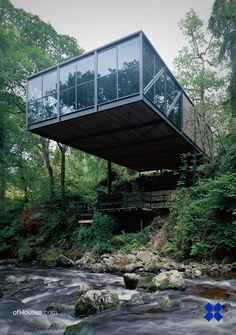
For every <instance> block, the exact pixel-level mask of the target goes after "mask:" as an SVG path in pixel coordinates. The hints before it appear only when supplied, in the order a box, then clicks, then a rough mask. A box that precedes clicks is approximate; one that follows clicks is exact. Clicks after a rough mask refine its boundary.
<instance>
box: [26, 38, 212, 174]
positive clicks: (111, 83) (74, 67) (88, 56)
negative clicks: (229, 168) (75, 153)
mask: <svg viewBox="0 0 236 335" xmlns="http://www.w3.org/2000/svg"><path fill="white" fill-rule="evenodd" d="M27 87H28V89H27V128H28V130H29V131H31V132H33V133H36V134H39V135H41V136H45V137H47V138H50V139H53V140H56V141H59V142H61V143H65V144H67V145H69V146H71V147H74V148H78V149H80V150H82V151H85V152H88V153H90V154H93V155H96V156H99V157H101V158H104V159H106V160H108V161H111V162H115V163H117V164H120V165H123V166H126V167H128V168H131V169H134V170H137V171H148V170H157V169H163V168H168V169H172V168H176V167H177V166H178V165H179V164H180V155H181V154H183V153H189V152H190V153H193V152H197V153H199V154H202V155H208V153H209V151H210V149H211V132H210V129H209V128H208V126H207V125H205V124H204V123H203V122H202V121H201V120H199V119H198V120H197V119H196V117H194V112H193V104H192V102H191V100H190V99H189V98H188V96H187V95H186V93H185V92H184V90H183V89H182V87H181V86H180V84H179V83H178V82H177V80H176V79H175V77H174V76H173V74H172V73H171V72H170V70H169V69H168V67H167V66H166V65H165V63H164V62H163V60H162V59H161V57H160V56H159V55H158V53H157V52H156V51H155V49H154V48H153V46H152V45H151V43H150V42H149V41H148V39H147V38H146V36H145V35H144V33H143V32H142V31H141V32H137V33H135V34H132V35H130V36H128V37H125V38H122V39H120V40H118V41H115V42H112V43H110V44H108V45H106V46H103V47H101V48H98V49H96V50H94V51H91V52H87V53H84V54H82V55H80V56H78V57H76V58H73V59H71V60H68V61H66V62H64V63H62V64H59V65H58V66H54V67H51V68H49V69H46V70H44V71H42V72H40V73H37V74H35V75H32V76H31V77H29V78H28V86H27Z"/></svg>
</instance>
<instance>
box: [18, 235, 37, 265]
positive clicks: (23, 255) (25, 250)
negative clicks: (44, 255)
mask: <svg viewBox="0 0 236 335" xmlns="http://www.w3.org/2000/svg"><path fill="white" fill-rule="evenodd" d="M34 257H35V255H34V249H33V247H32V245H31V240H30V239H29V238H28V239H27V238H26V239H22V240H21V241H20V243H19V249H18V259H19V261H20V262H27V261H31V260H33V259H34Z"/></svg>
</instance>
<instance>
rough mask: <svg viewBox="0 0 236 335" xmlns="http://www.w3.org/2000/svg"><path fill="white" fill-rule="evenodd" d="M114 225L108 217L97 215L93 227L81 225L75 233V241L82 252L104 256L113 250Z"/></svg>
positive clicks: (94, 217)
mask: <svg viewBox="0 0 236 335" xmlns="http://www.w3.org/2000/svg"><path fill="white" fill-rule="evenodd" d="M113 230H114V223H113V221H112V219H111V218H110V217H109V216H107V215H102V214H99V213H96V214H95V215H94V216H93V223H92V225H91V226H84V225H80V226H79V227H78V228H77V229H75V231H74V234H73V235H74V239H75V242H76V244H77V246H78V247H79V248H80V249H81V250H82V251H85V250H92V251H93V252H94V253H97V254H102V253H104V252H110V251H111V248H112V239H113Z"/></svg>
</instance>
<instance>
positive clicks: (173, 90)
mask: <svg viewBox="0 0 236 335" xmlns="http://www.w3.org/2000/svg"><path fill="white" fill-rule="evenodd" d="M166 81H167V82H166V87H167V110H168V109H169V107H170V106H171V104H172V102H173V101H174V99H175V97H176V95H177V94H178V92H179V88H178V87H177V85H176V84H175V82H174V81H173V80H172V78H171V77H170V76H169V75H167V78H166Z"/></svg>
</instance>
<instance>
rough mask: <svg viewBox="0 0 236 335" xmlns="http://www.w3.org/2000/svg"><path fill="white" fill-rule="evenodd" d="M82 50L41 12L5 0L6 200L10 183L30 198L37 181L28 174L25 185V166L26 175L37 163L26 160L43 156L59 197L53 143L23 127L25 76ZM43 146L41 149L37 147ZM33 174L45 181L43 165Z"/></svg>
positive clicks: (1, 122)
mask: <svg viewBox="0 0 236 335" xmlns="http://www.w3.org/2000/svg"><path fill="white" fill-rule="evenodd" d="M82 51H83V49H81V48H80V47H79V46H78V44H77V42H76V40H75V39H74V38H71V37H69V36H66V35H60V34H58V33H57V32H56V31H55V30H54V29H53V27H52V26H51V25H50V24H49V23H45V22H43V21H42V20H41V19H40V18H39V17H38V16H36V15H32V14H30V13H27V12H25V11H24V10H22V9H18V8H15V7H14V6H13V5H12V4H11V3H10V1H9V0H0V99H1V103H0V114H1V117H0V147H1V148H0V149H1V153H0V168H1V173H0V184H1V200H2V202H3V200H4V198H5V194H6V189H7V187H10V184H12V183H15V185H14V187H15V186H16V185H17V187H22V191H23V193H24V194H25V198H27V197H28V196H29V195H30V194H31V195H32V193H33V194H35V193H36V192H34V191H33V190H30V187H31V186H32V185H34V187H35V184H34V181H32V179H30V175H27V177H26V178H25V179H24V183H23V179H22V176H23V175H22V173H21V172H20V171H21V169H20V167H23V169H25V171H24V173H27V172H26V171H28V173H29V171H31V168H33V167H34V162H33V160H32V159H27V158H28V157H34V158H36V159H39V157H38V155H39V154H40V155H41V157H42V159H44V162H45V166H46V171H47V172H48V177H49V178H48V180H49V189H50V194H51V197H54V194H55V182H54V176H53V164H52V162H51V161H50V160H51V156H52V155H50V150H51V148H50V145H49V144H48V143H49V142H48V141H47V140H42V141H41V139H40V138H39V137H37V136H34V135H32V134H27V133H26V132H25V130H24V129H25V122H24V113H25V93H26V87H25V84H26V78H27V76H29V75H30V74H32V73H35V72H37V71H39V70H42V69H44V68H46V67H48V66H51V65H53V64H56V63H58V62H62V61H64V60H66V59H68V58H71V57H74V56H76V55H79V54H80V53H81V52H82ZM10 124H12V125H13V128H14V131H13V128H12V129H11V130H10ZM5 125H7V127H6V126H5ZM18 136H20V137H18ZM41 142H43V144H42V143H41ZM19 143H20V145H19ZM39 147H40V148H41V151H39V150H38V148H39ZM16 148H17V150H16ZM10 153H12V159H8V155H9V154H10ZM20 153H22V155H20ZM37 162H38V163H39V161H37ZM34 173H35V178H34V179H35V180H38V181H42V178H41V176H42V167H41V166H40V165H39V166H38V167H37V169H35V171H34ZM7 174H8V175H11V176H13V175H14V178H7ZM17 174H18V177H19V178H18V177H17ZM23 177H24V176H23ZM6 181H7V182H6ZM25 183H26V184H27V185H25ZM44 183H45V182H43V183H42V185H43V186H42V188H45V185H44ZM23 184H24V185H23ZM30 184H31V186H30ZM14 187H13V188H14ZM26 192H27V195H26Z"/></svg>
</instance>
